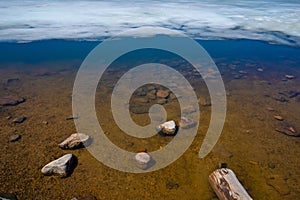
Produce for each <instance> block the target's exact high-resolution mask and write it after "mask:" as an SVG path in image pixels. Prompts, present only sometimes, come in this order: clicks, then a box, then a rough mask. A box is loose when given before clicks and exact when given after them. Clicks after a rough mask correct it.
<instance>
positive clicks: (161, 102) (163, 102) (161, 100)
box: [157, 99, 168, 105]
mask: <svg viewBox="0 0 300 200" xmlns="http://www.w3.org/2000/svg"><path fill="white" fill-rule="evenodd" d="M167 102H168V100H167V99H157V103H158V104H160V105H164V104H166V103H167Z"/></svg>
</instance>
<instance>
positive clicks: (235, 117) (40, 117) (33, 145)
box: [0, 41, 300, 199]
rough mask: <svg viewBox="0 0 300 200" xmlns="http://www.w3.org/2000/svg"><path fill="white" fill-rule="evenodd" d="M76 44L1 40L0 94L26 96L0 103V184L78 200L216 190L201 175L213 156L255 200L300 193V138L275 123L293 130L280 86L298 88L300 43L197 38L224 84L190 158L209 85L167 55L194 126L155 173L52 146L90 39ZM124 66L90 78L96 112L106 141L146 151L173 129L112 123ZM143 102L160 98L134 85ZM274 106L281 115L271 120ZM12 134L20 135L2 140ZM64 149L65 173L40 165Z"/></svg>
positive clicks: (171, 113)
mask: <svg viewBox="0 0 300 200" xmlns="http://www.w3.org/2000/svg"><path fill="white" fill-rule="evenodd" d="M49 43H50V44H53V43H54V44H53V46H51V45H50V47H51V48H47V47H49ZM55 43H56V45H57V46H59V47H64V49H62V48H59V49H60V51H61V52H63V51H65V50H66V51H67V50H70V49H73V50H74V51H73V52H71V53H69V54H68V55H65V57H64V56H62V55H60V53H59V52H56V53H55ZM58 43H59V44H58ZM79 43H80V42H78V46H77V43H76V42H62V41H59V42H58V41H52V43H51V41H46V42H44V43H43V42H37V43H33V44H22V45H23V46H22V45H21V44H20V45H21V46H22V48H23V50H21V48H20V46H18V45H17V44H5V45H7V46H5V47H3V48H2V50H1V52H2V57H1V59H2V61H1V68H0V80H1V83H0V97H1V96H7V95H17V96H21V97H24V98H25V99H26V101H25V102H23V103H20V104H19V105H16V106H2V107H0V147H1V154H0V192H3V193H11V194H15V195H16V196H17V197H18V199H71V198H73V197H79V196H81V197H84V198H86V199H217V196H216V195H215V193H214V191H213V190H212V188H211V187H210V185H209V182H208V176H209V174H210V173H211V172H213V171H214V170H215V169H217V168H219V167H220V164H221V163H227V165H228V168H230V169H232V170H233V171H234V172H235V173H236V175H237V177H238V179H239V180H240V182H241V183H242V185H243V186H244V187H245V188H246V190H247V191H248V193H249V194H250V195H251V196H252V197H253V199H298V198H299V196H300V186H299V185H300V181H299V172H298V170H299V166H300V159H299V155H300V146H299V144H300V138H299V137H292V136H288V135H286V134H283V133H281V132H278V131H276V129H278V128H282V127H284V126H285V125H289V126H291V127H293V128H294V129H295V130H296V131H297V132H298V133H300V123H299V122H300V121H299V120H300V106H299V105H300V95H296V96H293V97H291V96H289V95H287V94H286V92H289V91H299V92H300V60H299V58H300V57H299V56H300V49H299V48H293V47H286V46H278V45H271V44H265V43H260V42H255V41H227V42H226V41H203V42H202V45H203V46H204V47H205V48H206V50H207V51H208V52H209V53H210V55H211V56H212V58H213V59H214V61H215V63H216V65H217V66H218V68H219V70H220V72H221V75H222V78H223V81H224V84H225V88H226V93H227V115H226V121H225V124H224V129H223V131H222V135H221V137H220V138H219V140H218V143H217V144H216V146H215V147H214V148H213V150H212V152H211V153H210V154H208V155H207V156H206V157H205V158H203V159H200V158H199V157H198V151H199V149H200V146H201V144H202V142H203V138H204V137H205V134H206V131H207V129H208V126H209V122H210V116H211V106H209V100H210V99H209V94H208V91H207V87H206V86H205V83H204V81H203V80H202V78H201V77H200V76H194V75H193V73H192V71H191V69H190V68H188V67H187V66H186V65H183V64H182V63H181V62H179V61H176V60H175V61H174V62H173V64H174V66H175V68H176V69H178V70H179V71H181V73H182V74H183V75H185V76H186V78H187V79H188V80H189V81H190V83H191V84H192V85H193V87H194V90H195V92H196V94H197V97H198V98H199V107H200V112H201V113H200V121H199V122H198V123H199V129H198V132H197V135H196V137H195V139H194V141H193V143H192V145H191V146H190V147H189V148H188V150H187V151H186V152H185V153H184V154H183V155H182V156H181V157H180V158H179V159H178V160H176V161H175V162H174V163H172V164H171V165H169V166H167V167H165V168H163V169H160V170H158V171H155V172H150V173H142V174H131V173H125V172H120V171H118V170H115V169H111V168H109V167H107V166H105V165H104V164H102V163H101V162H99V161H98V160H97V159H95V158H94V157H93V156H92V155H91V154H90V153H89V151H87V150H86V149H84V148H82V149H77V150H62V149H60V148H58V146H57V144H58V143H59V142H60V141H62V140H64V139H65V138H66V137H67V136H69V135H70V134H72V133H75V132H76V128H75V125H74V121H72V120H66V118H68V117H70V116H72V90H73V83H74V80H75V76H76V73H77V70H78V68H79V66H80V64H81V61H82V59H83V58H84V56H85V55H86V54H87V53H88V50H91V48H92V47H94V46H95V44H94V43H87V44H84V45H82V44H79ZM200 43H201V41H200ZM14 45H15V46H14ZM26 45H28V46H29V47H27V46H26ZM43 45H44V46H43ZM72 45H73V46H72ZM80 45H82V46H80ZM83 47H84V48H83ZM27 48H28V49H27ZM3 49H7V50H8V53H6V54H7V56H4V55H3V54H4V52H5V51H4V50H3ZM45 49H46V50H45ZM27 50H28V51H30V52H31V53H28V51H27ZM39 50H40V51H41V52H39ZM51 52H52V53H53V54H51ZM35 53H36V54H35ZM45 54H47V55H48V56H46V55H45ZM14 55H15V57H14ZM26 55H27V56H26ZM35 55H36V57H37V59H36V60H35V59H34V57H35ZM70 55H74V57H72V56H70ZM64 58H66V59H64ZM155 59H156V60H157V61H159V60H160V59H159V58H155ZM126 70H127V68H126V67H124V66H123V65H122V66H121V65H119V63H116V64H115V66H114V67H113V68H112V69H110V70H109V71H108V72H107V73H106V75H105V76H104V79H103V80H102V82H101V83H102V84H101V83H100V84H99V85H98V88H97V93H96V111H97V115H98V116H102V117H101V119H102V120H100V124H101V125H102V126H103V128H104V129H105V134H106V135H107V137H108V138H109V139H110V140H111V141H112V142H113V143H114V144H116V145H118V146H119V147H121V148H123V149H126V150H128V151H131V152H139V151H143V150H145V149H147V151H149V152H151V151H153V150H157V149H159V148H163V147H164V146H165V145H166V144H168V143H169V142H170V141H171V140H172V137H163V136H161V135H155V136H153V137H151V138H149V139H137V138H132V137H129V136H128V135H126V134H124V133H123V132H122V131H121V130H120V129H119V128H118V127H117V125H116V124H115V123H114V122H113V117H112V115H111V114H110V112H111V110H110V96H111V91H112V89H113V86H114V83H115V82H116V81H117V80H118V78H120V77H121V76H122V74H124V73H125V72H126ZM286 75H292V76H294V78H287V77H286ZM9 79H11V80H10V81H8V80H9ZM147 88H151V89H152V90H153V89H154V90H156V91H157V90H160V89H165V88H163V87H162V86H159V85H146V86H144V89H145V91H149V90H148V89H147ZM142 98H147V96H146V97H144V96H143V97H142ZM141 101H142V102H143V106H144V107H146V108H147V107H149V106H150V105H152V104H154V103H158V99H152V100H151V101H150V100H149V99H146V101H143V100H141V99H140V96H139V94H138V92H137V93H135V94H134V95H133V97H132V99H131V102H130V106H132V107H134V106H135V105H136V104H137V103H141ZM145 102H146V103H145ZM161 104H163V105H164V107H165V108H166V110H167V111H168V119H175V120H178V119H180V115H179V108H178V102H177V99H176V98H173V99H171V98H170V97H169V98H167V100H166V101H165V102H164V103H161ZM277 115H279V116H281V117H282V118H283V121H279V120H277V119H275V118H274V116H277ZM20 116H25V117H26V120H25V121H24V122H23V123H20V124H16V123H13V119H14V118H17V117H20ZM103 116H105V117H103ZM131 116H132V118H133V120H134V121H135V122H136V123H137V124H140V125H145V124H147V123H149V118H148V113H143V112H137V111H135V112H131ZM75 120H76V119H75ZM46 122H47V123H46ZM13 134H19V135H21V138H20V139H19V140H18V141H16V142H9V137H10V136H11V135H13ZM86 134H89V133H86ZM67 153H72V154H74V155H75V156H76V157H77V159H78V164H77V166H76V167H75V169H74V171H73V173H72V174H71V175H70V176H69V177H67V178H60V177H58V176H44V175H43V174H41V168H42V167H43V166H44V165H45V164H47V163H48V162H50V161H52V160H54V159H56V158H59V157H60V156H63V155H64V154H67Z"/></svg>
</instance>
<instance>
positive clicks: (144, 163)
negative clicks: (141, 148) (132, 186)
mask: <svg viewBox="0 0 300 200" xmlns="http://www.w3.org/2000/svg"><path fill="white" fill-rule="evenodd" d="M134 160H135V161H136V163H137V166H138V167H139V168H140V169H147V168H148V167H149V164H150V161H151V156H150V155H149V154H148V153H146V152H140V153H137V154H136V155H135V156H134Z"/></svg>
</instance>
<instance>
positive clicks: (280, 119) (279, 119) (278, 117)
mask: <svg viewBox="0 0 300 200" xmlns="http://www.w3.org/2000/svg"><path fill="white" fill-rule="evenodd" d="M274 118H275V119H277V120H278V121H283V117H281V116H280V115H274Z"/></svg>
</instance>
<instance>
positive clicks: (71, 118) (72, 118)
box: [66, 116, 78, 120]
mask: <svg viewBox="0 0 300 200" xmlns="http://www.w3.org/2000/svg"><path fill="white" fill-rule="evenodd" d="M74 119H78V117H73V116H71V117H67V118H66V120H74Z"/></svg>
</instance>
